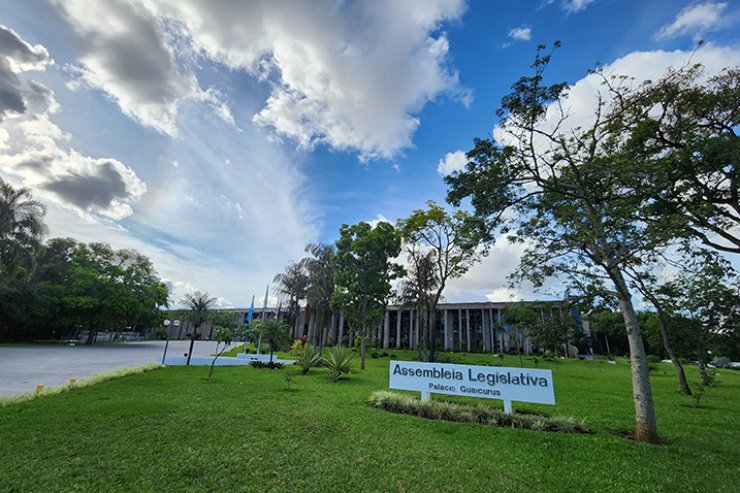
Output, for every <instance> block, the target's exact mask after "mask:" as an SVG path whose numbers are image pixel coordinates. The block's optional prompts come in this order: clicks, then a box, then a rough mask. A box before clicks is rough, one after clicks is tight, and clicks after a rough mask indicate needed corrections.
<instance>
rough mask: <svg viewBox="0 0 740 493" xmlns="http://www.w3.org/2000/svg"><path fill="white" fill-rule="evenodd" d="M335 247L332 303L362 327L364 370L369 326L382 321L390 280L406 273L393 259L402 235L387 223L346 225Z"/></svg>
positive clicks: (361, 346)
mask: <svg viewBox="0 0 740 493" xmlns="http://www.w3.org/2000/svg"><path fill="white" fill-rule="evenodd" d="M336 249H337V250H336V255H335V256H334V260H333V264H334V273H335V274H334V282H335V285H336V288H335V290H334V294H333V296H332V304H333V305H334V306H335V307H342V308H344V311H345V316H347V317H348V318H349V319H350V321H351V322H352V323H353V324H355V326H357V327H361V333H360V335H361V343H360V368H361V369H363V370H364V369H365V345H366V344H365V339H366V337H367V328H368V326H374V325H377V324H378V323H380V320H381V319H382V317H383V315H384V313H385V307H386V304H387V302H388V298H389V297H390V295H391V281H392V280H394V279H396V278H398V277H399V276H401V275H403V268H402V267H401V266H400V265H398V264H396V263H395V262H393V259H394V258H396V257H397V256H398V255H399V254H400V253H401V235H400V234H399V233H398V231H396V230H395V228H393V226H392V225H391V224H389V223H387V222H380V223H378V225H377V226H375V227H372V226H371V225H370V224H368V223H366V222H361V223H358V224H355V225H353V226H348V225H346V224H344V225H342V227H341V228H340V229H339V240H337V243H336Z"/></svg>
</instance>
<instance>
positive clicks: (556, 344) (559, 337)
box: [529, 314, 576, 357]
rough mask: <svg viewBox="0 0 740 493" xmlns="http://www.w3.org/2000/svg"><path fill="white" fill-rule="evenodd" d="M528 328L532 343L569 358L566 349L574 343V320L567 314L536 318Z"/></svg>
mask: <svg viewBox="0 0 740 493" xmlns="http://www.w3.org/2000/svg"><path fill="white" fill-rule="evenodd" d="M538 318H539V320H537V321H536V322H535V323H534V324H533V325H532V326H531V328H530V330H529V334H530V337H531V338H532V343H533V344H536V345H537V346H539V347H541V348H544V349H545V350H547V351H550V352H551V353H553V354H563V355H564V356H566V357H569V356H570V355H569V354H568V347H569V345H570V344H572V343H575V342H576V338H575V337H574V336H575V320H573V317H571V316H570V315H568V314H556V315H555V316H553V317H550V318H544V317H542V316H540V317H538Z"/></svg>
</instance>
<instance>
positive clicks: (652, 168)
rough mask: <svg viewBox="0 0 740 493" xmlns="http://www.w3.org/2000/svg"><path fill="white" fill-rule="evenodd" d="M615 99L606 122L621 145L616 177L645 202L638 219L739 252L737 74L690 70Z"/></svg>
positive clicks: (673, 71)
mask: <svg viewBox="0 0 740 493" xmlns="http://www.w3.org/2000/svg"><path fill="white" fill-rule="evenodd" d="M619 96H620V97H619V102H620V104H619V105H615V106H614V107H613V108H612V110H611V112H610V114H609V115H607V121H609V122H610V123H609V127H610V128H611V130H612V131H613V132H618V133H619V135H620V137H622V138H623V142H624V146H623V148H622V149H621V154H622V155H621V156H620V157H621V159H620V160H619V161H620V162H621V163H624V164H621V165H620V170H619V171H622V172H623V173H622V175H621V178H622V180H624V181H626V182H627V184H628V185H629V186H630V187H631V188H632V193H634V194H635V195H638V194H639V195H640V196H641V197H642V202H641V203H642V204H643V207H642V208H641V209H640V217H641V218H644V219H645V220H646V222H648V223H650V224H651V225H652V229H660V230H663V231H668V232H669V233H670V234H671V235H673V236H676V237H679V238H682V237H683V238H686V239H689V240H699V241H700V242H703V243H704V244H705V245H707V246H709V247H711V248H714V249H716V250H718V251H726V252H732V253H740V234H738V229H737V226H738V224H740V201H739V200H740V199H739V198H738V197H739V196H738V193H737V191H738V189H740V167H739V166H738V157H737V156H738V151H737V149H738V147H737V145H738V144H737V128H738V126H739V125H740V114H739V113H738V112H737V110H736V109H737V106H738V104H737V102H738V101H739V100H740V67H737V66H735V67H730V68H726V69H724V70H723V71H722V72H721V73H720V74H718V75H715V76H713V77H709V78H706V77H705V73H704V67H702V66H701V65H699V64H695V65H690V64H688V63H687V64H686V65H684V66H683V67H681V68H679V69H669V70H668V72H667V74H666V75H665V76H663V77H661V78H660V79H659V80H657V81H653V82H646V83H644V84H642V85H641V86H639V87H637V88H635V89H630V88H629V86H627V87H626V88H624V89H623V90H621V91H620V95H619Z"/></svg>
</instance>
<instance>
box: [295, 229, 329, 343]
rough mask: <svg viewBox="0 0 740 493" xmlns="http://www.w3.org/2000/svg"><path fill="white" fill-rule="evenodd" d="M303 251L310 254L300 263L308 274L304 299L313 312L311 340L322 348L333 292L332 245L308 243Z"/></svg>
mask: <svg viewBox="0 0 740 493" xmlns="http://www.w3.org/2000/svg"><path fill="white" fill-rule="evenodd" d="M305 251H306V253H309V254H311V256H310V257H306V258H304V259H303V260H301V265H302V266H303V267H304V268H305V271H306V273H307V275H308V283H307V286H306V301H308V304H309V305H310V306H311V308H312V309H313V312H314V314H315V322H314V327H315V330H314V333H313V334H312V335H313V342H314V344H316V345H317V346H319V347H320V348H323V346H324V341H325V340H326V337H325V336H326V334H325V333H324V328H325V327H326V325H327V323H328V322H329V318H330V317H331V297H332V294H333V293H334V268H333V267H332V258H333V257H334V245H325V244H322V243H309V244H308V245H306V249H305Z"/></svg>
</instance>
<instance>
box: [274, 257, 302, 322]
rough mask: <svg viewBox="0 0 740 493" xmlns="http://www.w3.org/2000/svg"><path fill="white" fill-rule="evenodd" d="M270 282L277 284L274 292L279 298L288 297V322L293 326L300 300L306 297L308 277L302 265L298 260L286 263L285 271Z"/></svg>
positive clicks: (296, 320)
mask: <svg viewBox="0 0 740 493" xmlns="http://www.w3.org/2000/svg"><path fill="white" fill-rule="evenodd" d="M272 282H273V283H275V284H276V285H277V286H276V287H275V294H277V295H278V296H279V297H281V298H283V297H284V298H288V323H289V324H290V326H291V327H295V326H296V323H297V322H298V314H299V313H300V309H301V307H300V302H301V300H302V299H304V298H305V297H306V286H307V284H308V277H307V276H306V272H305V270H304V268H303V265H302V264H301V263H299V262H292V263H290V264H288V266H287V267H285V271H284V272H282V273H280V274H276V275H275V278H274V279H273V280H272ZM278 316H279V314H278ZM297 335H298V334H297Z"/></svg>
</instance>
